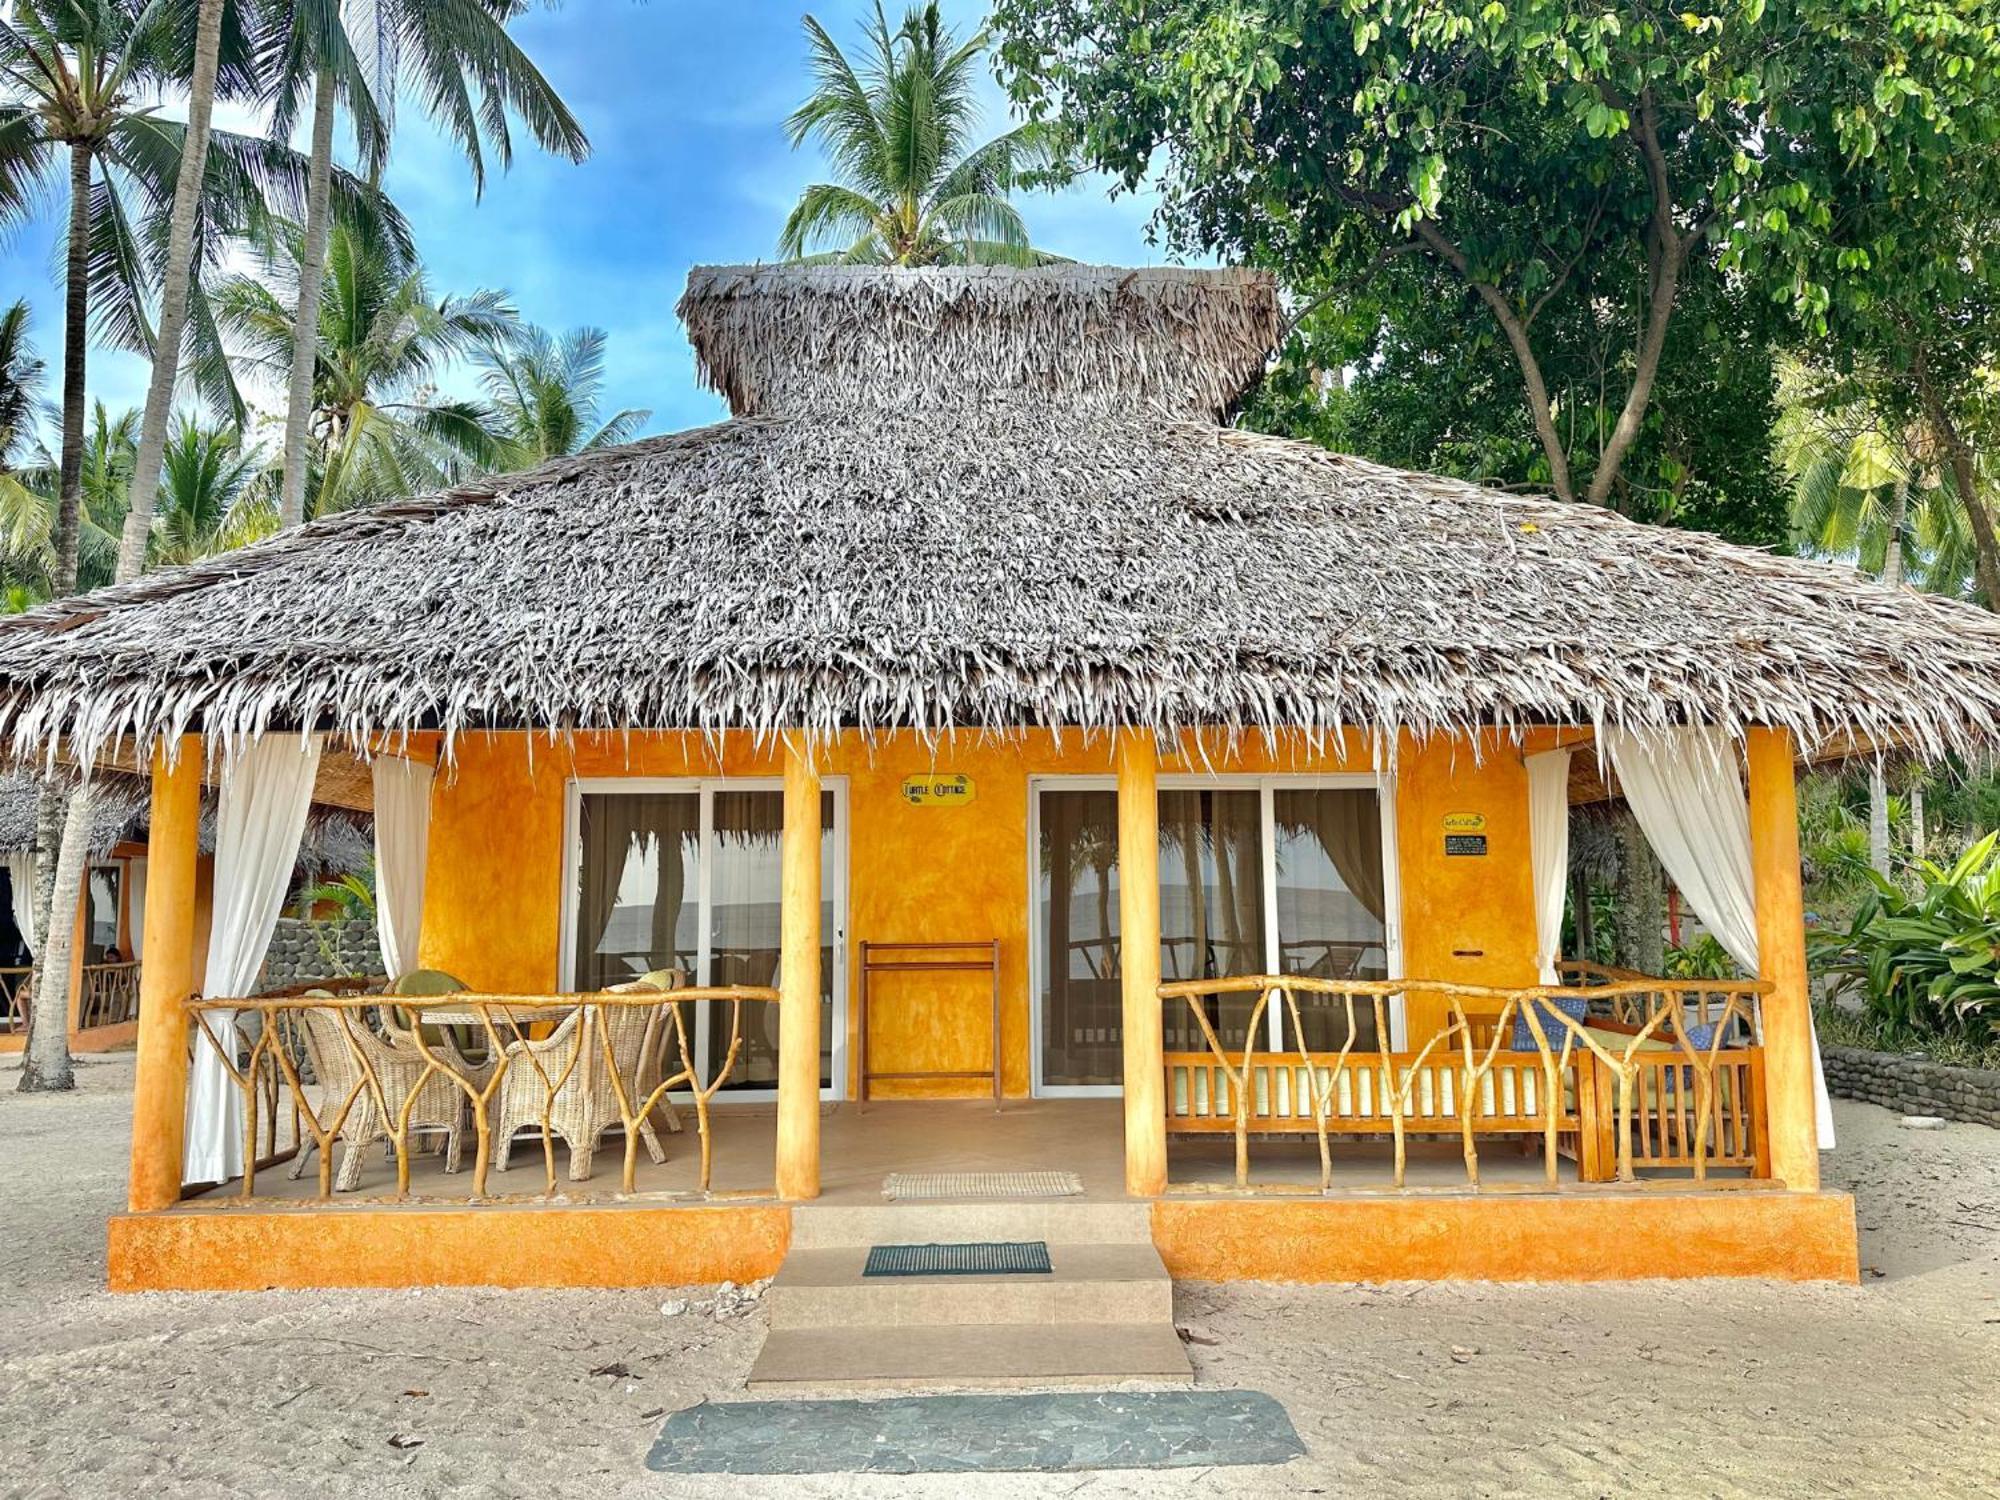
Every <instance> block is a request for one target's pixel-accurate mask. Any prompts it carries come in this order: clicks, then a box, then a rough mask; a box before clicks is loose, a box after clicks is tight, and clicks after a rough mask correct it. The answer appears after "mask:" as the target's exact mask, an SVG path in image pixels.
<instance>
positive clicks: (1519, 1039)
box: [1508, 995, 1590, 1052]
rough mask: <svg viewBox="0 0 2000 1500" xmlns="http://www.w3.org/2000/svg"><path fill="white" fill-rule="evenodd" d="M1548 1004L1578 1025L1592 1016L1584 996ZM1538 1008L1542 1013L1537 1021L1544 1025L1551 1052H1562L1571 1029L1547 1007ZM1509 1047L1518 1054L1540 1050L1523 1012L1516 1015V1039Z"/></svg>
mask: <svg viewBox="0 0 2000 1500" xmlns="http://www.w3.org/2000/svg"><path fill="white" fill-rule="evenodd" d="M1548 1004H1550V1005H1553V1006H1554V1007H1555V1008H1556V1009H1557V1010H1559V1011H1561V1012H1562V1013H1563V1014H1564V1015H1566V1016H1568V1017H1569V1018H1570V1019H1571V1020H1572V1021H1575V1022H1576V1023H1577V1024H1578V1025H1582V1024H1583V1022H1584V1021H1585V1020H1586V1019H1587V1018H1588V1017H1589V1015H1590V1001H1589V1000H1588V999H1586V998H1585V997H1583V996H1582V995H1579V996H1577V997H1576V999H1574V1000H1571V999H1569V998H1567V997H1566V996H1565V997H1558V998H1555V999H1552V1000H1550V1001H1549V1002H1548ZM1537 1008H1538V1009H1540V1010H1541V1012H1542V1013H1541V1014H1540V1015H1538V1016H1536V1017H1535V1019H1536V1020H1537V1021H1540V1022H1541V1023H1542V1035H1543V1036H1545V1037H1547V1038H1548V1041H1549V1048H1550V1050H1551V1051H1554V1052H1561V1051H1562V1046H1563V1038H1564V1037H1566V1036H1568V1035H1569V1028H1568V1027H1567V1026H1565V1025H1563V1024H1562V1022H1560V1021H1558V1020H1556V1019H1555V1018H1554V1017H1553V1016H1551V1015H1550V1014H1549V1013H1548V1011H1547V1009H1546V1007H1539V1006H1538V1007H1537ZM1508 1045H1509V1046H1510V1047H1512V1048H1513V1050H1514V1051H1516V1052H1534V1051H1538V1050H1539V1049H1538V1048H1537V1047H1536V1046H1535V1033H1534V1031H1533V1030H1532V1029H1531V1028H1530V1027H1529V1025H1528V1018H1527V1016H1526V1015H1525V1014H1523V1013H1522V1012H1521V1011H1516V1012H1515V1013H1514V1037H1513V1040H1512V1041H1511V1042H1509V1043H1508Z"/></svg>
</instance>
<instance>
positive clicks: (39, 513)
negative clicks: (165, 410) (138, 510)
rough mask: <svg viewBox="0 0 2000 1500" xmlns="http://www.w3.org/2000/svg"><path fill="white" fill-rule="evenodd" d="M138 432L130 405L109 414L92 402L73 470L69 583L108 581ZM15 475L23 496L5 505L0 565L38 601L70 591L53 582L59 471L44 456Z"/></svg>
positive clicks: (127, 496) (128, 492) (97, 584)
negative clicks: (73, 565)
mask: <svg viewBox="0 0 2000 1500" xmlns="http://www.w3.org/2000/svg"><path fill="white" fill-rule="evenodd" d="M138 433H139V414H138V412H136V411H132V410H129V409H128V410H126V411H123V412H120V413H119V414H118V415H116V416H113V415H112V414H111V413H110V412H109V411H107V410H106V409H105V406H104V403H103V402H102V401H97V402H93V403H92V404H91V409H90V420H89V423H88V425H87V426H86V427H85V428H84V435H83V454H82V458H81V460H80V464H79V469H80V472H79V474H78V488H79V490H80V492H81V494H80V504H79V507H78V512H77V516H78V533H77V572H76V576H75V582H74V587H75V588H86V589H91V588H101V587H102V586H103V585H105V584H107V583H109V582H111V581H112V574H113V572H114V570H115V568H116V565H117V560H118V539H119V529H120V528H121V527H122V526H123V525H124V522H125V514H126V507H127V506H128V505H129V504H130V500H131V487H132V464H133V459H134V456H135V454H136V452H137V446H138ZM17 478H18V480H19V487H20V491H21V501H20V504H19V505H18V506H14V507H11V508H10V509H9V511H8V513H7V515H6V519H5V526H4V531H0V569H3V570H4V576H5V578H6V580H7V582H9V583H11V584H18V585H19V586H20V587H21V588H23V589H24V590H26V591H27V592H28V593H29V594H30V595H31V596H32V597H33V598H34V599H35V601H36V602H38V603H39V602H42V601H45V600H47V599H49V598H52V597H54V596H55V595H56V594H57V593H58V592H61V593H68V592H71V591H72V590H71V589H69V588H62V589H59V588H58V586H57V571H56V570H57V560H56V550H55V549H56V526H57V519H56V517H57V509H58V499H57V485H58V470H57V468H56V466H55V465H54V464H51V463H49V462H47V461H46V459H44V461H43V462H41V463H38V464H37V465H35V466H34V467H33V468H30V469H26V470H23V471H22V472H21V473H20V474H19V475H18V476H17Z"/></svg>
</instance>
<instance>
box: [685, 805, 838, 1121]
mask: <svg viewBox="0 0 2000 1500" xmlns="http://www.w3.org/2000/svg"><path fill="white" fill-rule="evenodd" d="M711 799H712V811H711V814H710V816H711V819H712V833H711V836H710V841H709V872H708V955H709V959H708V961H709V974H708V977H707V979H706V981H705V982H706V983H709V984H747V985H769V986H772V987H774V988H775V987H776V985H777V983H778V963H779V937H780V927H781V918H780V911H781V901H780V893H781V876H780V857H781V849H780V845H781V843H782V840H783V836H784V828H785V796H784V793H783V792H782V791H767V790H763V789H754V790H744V791H737V790H731V789H728V788H725V787H720V786H718V787H717V788H715V790H714V791H713V793H712V794H711ZM820 829H821V834H820V869H821V871H822V875H823V878H822V881H821V888H822V890H823V892H824V895H823V897H822V899H821V903H820V933H821V935H822V940H823V941H822V944H821V947H820V963H819V983H820V1032H819V1049H820V1086H821V1087H822V1088H825V1087H828V1086H829V1085H831V1083H832V1082H833V984H834V950H833V942H834V935H835V933H836V931H837V928H836V925H835V920H834V902H833V880H832V878H831V874H830V872H831V871H832V869H833V860H834V829H833V794H832V793H831V792H822V793H821V794H820ZM704 1009H705V1010H706V1011H707V1012H708V1014H709V1017H710V1020H709V1024H708V1026H707V1027H706V1032H707V1037H706V1040H705V1041H704V1042H703V1043H702V1046H703V1050H704V1053H705V1066H706V1067H707V1069H708V1070H709V1071H710V1076H713V1072H714V1070H715V1069H718V1068H720V1067H721V1065H722V1063H723V1062H724V1060H725V1059H726V1058H727V1057H728V1055H729V1011H728V1008H727V1007H726V1006H707V1007H704ZM742 1025H743V1047H742V1050H741V1051H740V1052H739V1053H738V1054H737V1058H736V1067H735V1069H734V1070H733V1071H732V1072H731V1073H730V1075H729V1080H728V1082H727V1083H725V1084H724V1085H723V1087H724V1090H725V1092H726V1091H727V1090H729V1089H772V1088H776V1087H777V1086H778V1008H777V1007H776V1006H775V1005H767V1004H762V1003H758V1004H746V1005H745V1006H744V1007H743V1017H742Z"/></svg>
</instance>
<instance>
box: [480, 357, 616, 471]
mask: <svg viewBox="0 0 2000 1500" xmlns="http://www.w3.org/2000/svg"><path fill="white" fill-rule="evenodd" d="M604 343H605V334H604V330H603V329H601V328H579V329H576V330H575V331H573V332H570V333H566V334H564V335H563V336H562V337H561V338H557V337H555V336H554V335H553V334H551V333H550V332H549V331H548V330H547V329H545V328H535V327H532V326H524V327H522V328H521V329H519V330H518V331H517V332H516V333H515V334H514V336H513V338H512V339H511V341H509V342H506V343H498V344H491V345H487V346H485V347H482V348H480V349H477V350H475V351H474V352H473V359H474V360H475V361H476V362H477V363H478V364H479V365H480V366H481V367H482V368H483V370H484V373H483V374H482V375H481V377H480V383H481V384H482V385H483V386H484V387H485V389H486V400H487V405H488V416H487V424H488V426H490V427H491V428H492V429H493V430H494V431H495V432H496V433H497V434H498V435H499V438H500V442H501V444H502V447H503V452H502V456H501V459H500V464H499V466H500V467H501V468H504V469H532V468H533V467H535V465H537V464H542V463H547V462H548V461H549V460H550V459H552V458H566V457H568V456H569V455H570V454H572V453H588V452H592V451H593V450H595V449H598V448H609V447H611V446H613V445H614V444H617V443H623V442H629V441H630V440H631V438H632V435H633V434H634V433H636V432H637V431H638V430H639V428H641V427H642V426H644V425H645V423H646V422H647V421H648V420H650V419H651V417H652V415H653V414H652V412H650V411H644V410H638V409H635V408H630V407H628V408H626V409H625V410H623V411H620V412H616V413H614V414H613V415H612V416H610V417H609V418H607V419H605V420H603V421H601V422H600V421H599V420H598V406H599V402H600V401H601V399H602V397H603V394H604Z"/></svg>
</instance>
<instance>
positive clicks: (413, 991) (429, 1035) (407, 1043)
mask: <svg viewBox="0 0 2000 1500" xmlns="http://www.w3.org/2000/svg"><path fill="white" fill-rule="evenodd" d="M465 989H466V984H465V981H464V980H462V979H459V978H456V977H455V976H453V975H450V974H447V973H445V972H444V971H443V970H442V969H412V970H410V972H409V973H407V974H405V975H404V976H403V977H402V978H401V979H398V980H397V981H396V982H395V983H394V984H392V985H390V986H389V993H390V994H391V995H407V996H410V997H412V998H432V999H435V998H437V997H439V996H448V995H457V994H462V993H464V991H465ZM382 1029H383V1030H384V1031H385V1032H387V1033H388V1034H389V1036H390V1037H391V1039H393V1040H394V1041H395V1042H396V1043H397V1045H398V1046H403V1047H407V1048H409V1049H410V1051H411V1052H413V1053H416V1054H417V1055H418V1056H420V1057H421V1056H422V1055H423V1053H422V1048H420V1047H419V1046H418V1045H417V1037H416V1035H415V1033H416V1031H419V1030H420V1031H422V1033H423V1041H424V1043H425V1044H426V1045H427V1046H428V1047H429V1048H430V1049H431V1051H432V1052H433V1053H434V1054H436V1056H437V1059H438V1061H439V1062H441V1063H443V1064H444V1065H445V1066H446V1067H447V1068H450V1069H451V1070H452V1071H453V1072H454V1073H456V1074H458V1076H459V1077H461V1078H463V1079H464V1080H465V1081H466V1082H467V1083H469V1084H471V1085H472V1087H473V1088H474V1089H475V1090H483V1089H484V1088H485V1087H486V1080H487V1079H489V1078H491V1077H492V1076H493V1066H494V1064H493V1059H492V1058H490V1057H482V1058H480V1059H479V1060H478V1061H476V1062H475V1061H474V1060H473V1059H472V1058H471V1057H468V1056H467V1055H466V1052H465V1048H464V1046H463V1038H462V1037H460V1036H459V1035H458V1032H459V1031H461V1030H463V1029H465V1028H459V1027H451V1026H431V1025H428V1024H425V1023H423V1022H418V1023H417V1025H416V1026H415V1027H414V1028H412V1027H411V1026H409V1025H407V1024H405V1021H404V1018H403V1015H402V1013H400V1012H399V1011H396V1010H387V1009H385V1010H384V1011H383V1012H382ZM473 1029H474V1030H476V1029H477V1028H473Z"/></svg>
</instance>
